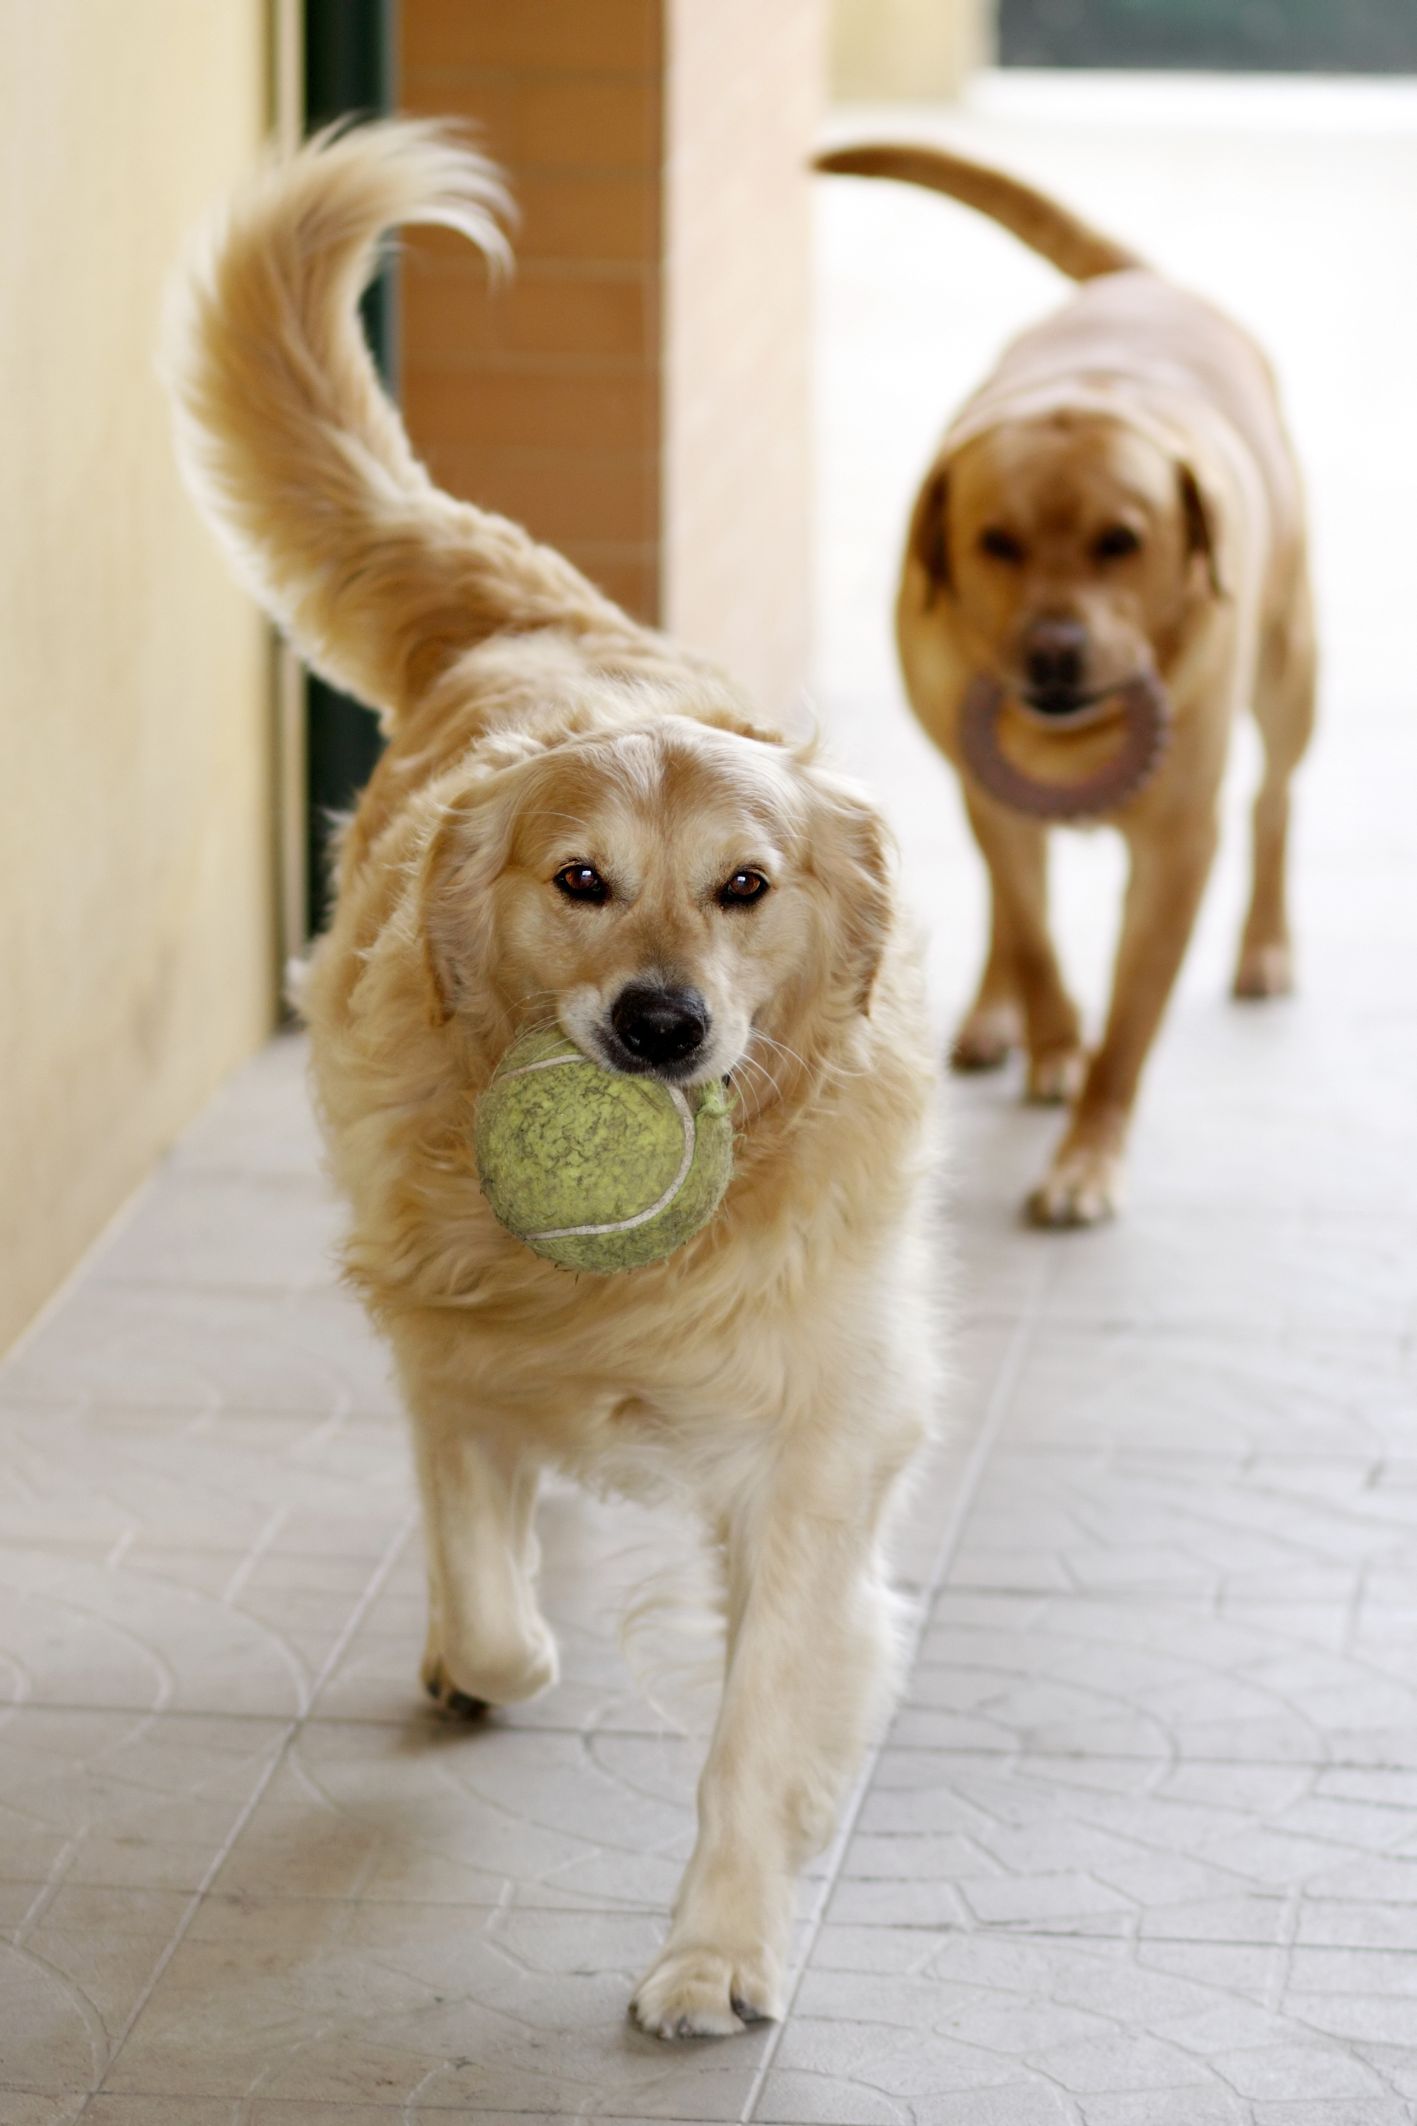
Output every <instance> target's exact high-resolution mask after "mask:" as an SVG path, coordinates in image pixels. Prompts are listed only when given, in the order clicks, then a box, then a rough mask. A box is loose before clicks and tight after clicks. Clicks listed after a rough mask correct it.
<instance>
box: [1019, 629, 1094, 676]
mask: <svg viewBox="0 0 1417 2126" xmlns="http://www.w3.org/2000/svg"><path fill="white" fill-rule="evenodd" d="M1086 649H1087V629H1086V628H1085V627H1084V626H1083V624H1082V622H1081V621H1080V620H1035V621H1034V623H1033V625H1032V627H1031V628H1030V629H1029V631H1028V636H1027V649H1026V654H1025V656H1024V665H1025V668H1026V669H1027V672H1028V677H1029V683H1030V685H1031V686H1033V687H1035V688H1036V689H1037V691H1038V692H1039V693H1040V694H1073V693H1076V691H1077V689H1078V688H1079V687H1080V686H1081V684H1082V675H1083V657H1084V653H1085V652H1086Z"/></svg>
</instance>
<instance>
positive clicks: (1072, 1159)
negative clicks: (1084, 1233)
mask: <svg viewBox="0 0 1417 2126" xmlns="http://www.w3.org/2000/svg"><path fill="white" fill-rule="evenodd" d="M1121 1207H1122V1165H1121V1161H1120V1160H1119V1159H1118V1158H1117V1156H1116V1154H1115V1153H1113V1152H1089V1151H1075V1152H1070V1153H1068V1154H1067V1155H1066V1156H1065V1157H1064V1158H1061V1159H1059V1161H1058V1163H1057V1165H1056V1166H1055V1167H1054V1168H1053V1170H1052V1172H1051V1173H1050V1174H1049V1175H1048V1176H1047V1178H1046V1180H1044V1181H1042V1182H1041V1183H1040V1184H1039V1186H1038V1187H1037V1188H1036V1189H1035V1190H1034V1191H1033V1194H1032V1195H1031V1196H1030V1197H1029V1199H1028V1202H1027V1204H1026V1206H1025V1210H1026V1213H1027V1216H1028V1220H1029V1223H1030V1224H1031V1225H1041V1226H1048V1227H1051V1228H1054V1229H1059V1228H1066V1227H1069V1226H1087V1225H1102V1224H1105V1222H1106V1221H1107V1219H1109V1218H1115V1217H1116V1215H1117V1213H1118V1211H1119V1210H1120V1209H1121Z"/></svg>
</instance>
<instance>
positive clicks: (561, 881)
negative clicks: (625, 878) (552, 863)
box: [552, 864, 610, 907]
mask: <svg viewBox="0 0 1417 2126" xmlns="http://www.w3.org/2000/svg"><path fill="white" fill-rule="evenodd" d="M552 884H553V885H556V886H559V887H560V889H561V891H562V892H563V893H564V894H565V896H566V898H567V900H568V901H589V902H590V903H591V905H592V906H593V907H599V905H600V903H601V902H602V901H608V900H609V898H610V888H609V887H608V886H607V885H606V883H605V881H604V879H603V878H602V877H601V875H600V873H599V872H598V871H597V870H596V868H595V866H594V864H566V865H565V866H564V867H563V868H562V869H561V870H560V871H558V872H557V873H556V876H555V878H554V879H553V881H552Z"/></svg>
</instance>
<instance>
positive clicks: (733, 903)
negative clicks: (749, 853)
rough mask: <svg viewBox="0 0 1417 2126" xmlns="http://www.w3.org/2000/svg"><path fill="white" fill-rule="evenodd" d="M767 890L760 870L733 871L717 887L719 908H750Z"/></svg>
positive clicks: (766, 884)
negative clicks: (730, 875) (729, 876)
mask: <svg viewBox="0 0 1417 2126" xmlns="http://www.w3.org/2000/svg"><path fill="white" fill-rule="evenodd" d="M767 890H768V882H767V880H766V879H765V878H764V877H763V874H762V872H761V871H735V872H734V873H733V875H732V877H731V878H726V879H725V880H724V882H723V884H722V885H721V886H720V887H719V889H718V905H719V907H720V908H750V907H751V906H752V904H753V902H754V901H760V900H761V899H762V897H763V895H764V894H765V893H766V892H767Z"/></svg>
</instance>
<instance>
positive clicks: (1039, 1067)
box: [1027, 1042, 1087, 1107]
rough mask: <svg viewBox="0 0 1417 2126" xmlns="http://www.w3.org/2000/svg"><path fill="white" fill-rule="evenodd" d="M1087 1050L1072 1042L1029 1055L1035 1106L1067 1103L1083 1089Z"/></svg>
mask: <svg viewBox="0 0 1417 2126" xmlns="http://www.w3.org/2000/svg"><path fill="white" fill-rule="evenodd" d="M1086 1075H1087V1052H1086V1050H1085V1049H1082V1048H1079V1047H1077V1046H1076V1044H1075V1043H1072V1042H1069V1043H1066V1044H1065V1045H1063V1046H1061V1047H1058V1048H1045V1049H1041V1050H1040V1051H1039V1053H1038V1054H1037V1055H1035V1056H1030V1057H1029V1059H1028V1088H1027V1091H1028V1098H1029V1100H1030V1101H1031V1102H1032V1103H1033V1105H1034V1106H1035V1107H1064V1106H1066V1105H1067V1103H1068V1101H1070V1100H1075V1099H1076V1098H1077V1096H1078V1094H1079V1093H1080V1092H1081V1091H1082V1081H1083V1079H1084V1078H1085V1077H1086Z"/></svg>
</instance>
